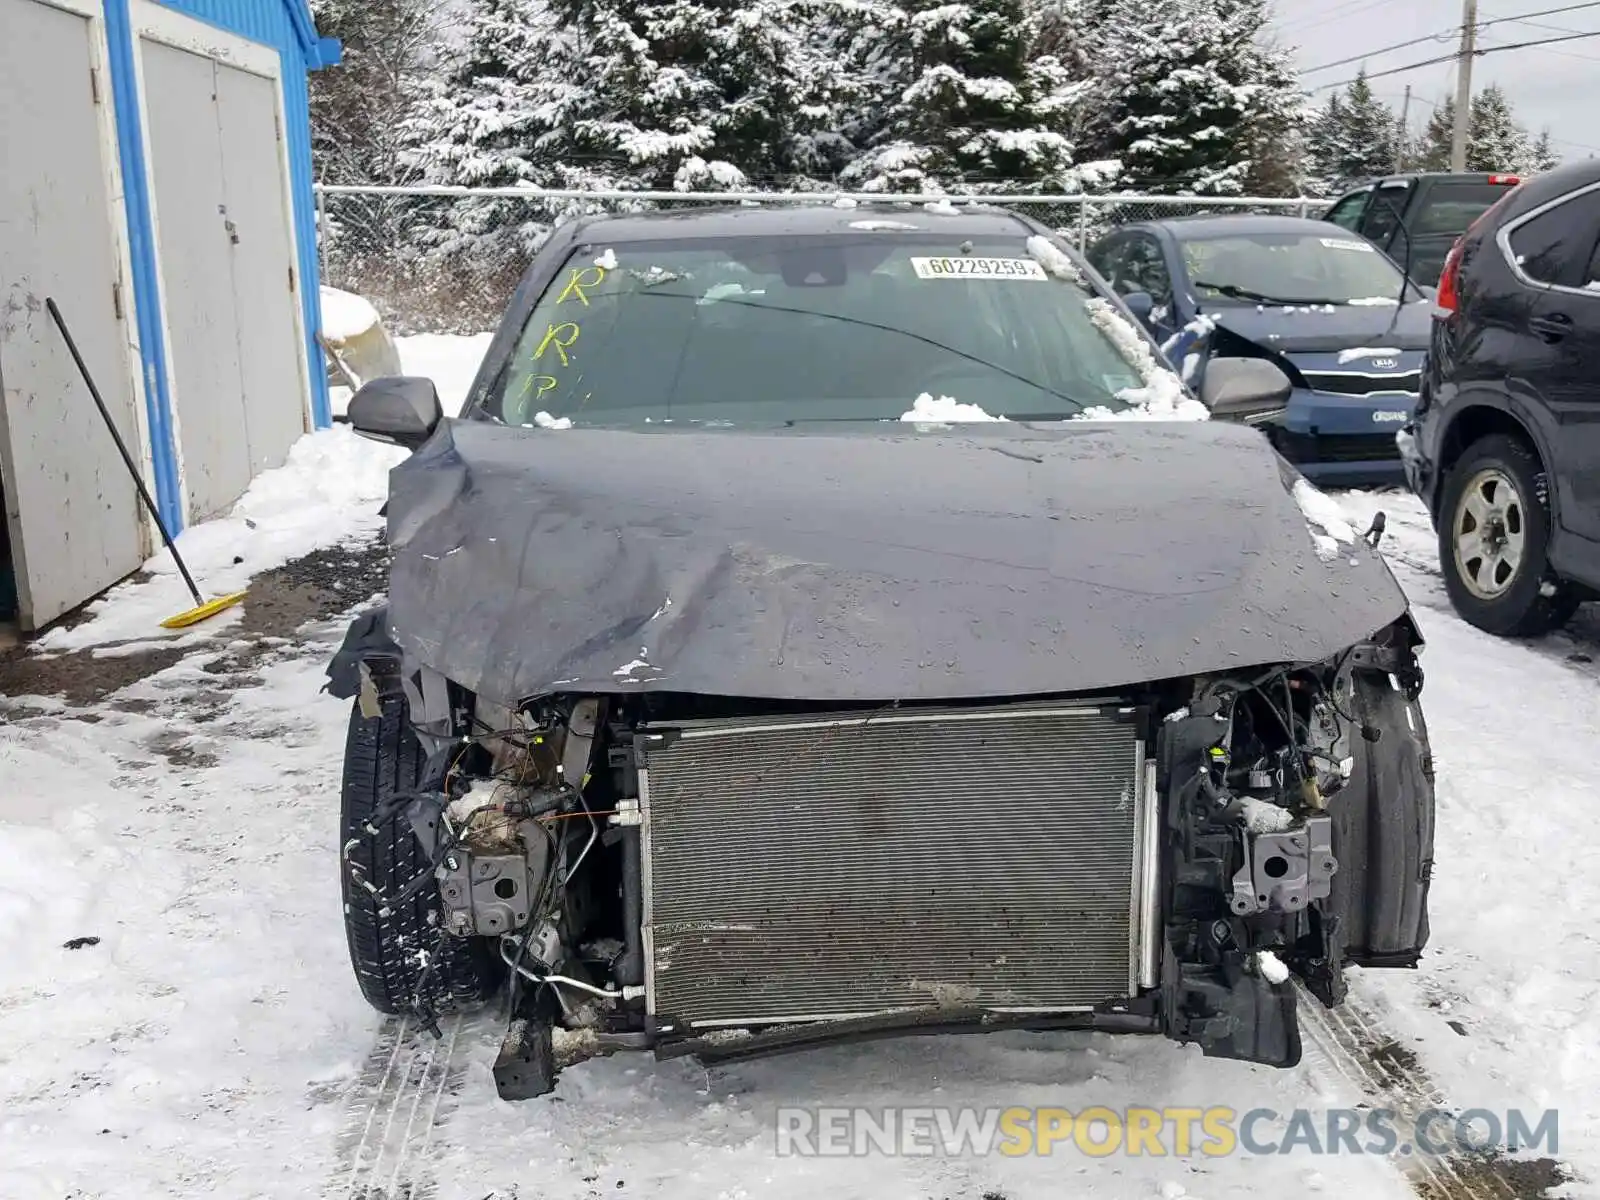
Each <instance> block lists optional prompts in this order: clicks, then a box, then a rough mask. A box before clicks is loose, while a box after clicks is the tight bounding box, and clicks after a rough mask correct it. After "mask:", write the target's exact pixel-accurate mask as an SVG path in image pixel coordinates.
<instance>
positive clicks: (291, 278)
mask: <svg viewBox="0 0 1600 1200" xmlns="http://www.w3.org/2000/svg"><path fill="white" fill-rule="evenodd" d="M289 290H290V291H291V292H292V291H294V268H293V267H290V268H289Z"/></svg>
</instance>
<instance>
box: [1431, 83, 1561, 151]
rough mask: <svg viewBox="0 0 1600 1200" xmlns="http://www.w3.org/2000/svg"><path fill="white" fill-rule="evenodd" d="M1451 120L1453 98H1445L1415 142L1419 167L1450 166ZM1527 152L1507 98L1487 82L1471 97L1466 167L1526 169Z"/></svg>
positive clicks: (1523, 134) (1525, 138)
mask: <svg viewBox="0 0 1600 1200" xmlns="http://www.w3.org/2000/svg"><path fill="white" fill-rule="evenodd" d="M1455 121H1456V105H1455V101H1454V100H1446V101H1445V102H1444V103H1443V104H1441V105H1439V106H1438V107H1437V108H1435V109H1434V110H1433V115H1432V116H1431V117H1429V118H1428V124H1427V127H1426V128H1425V129H1424V130H1423V133H1422V140H1421V142H1420V143H1419V144H1418V146H1417V153H1416V155H1415V157H1416V160H1417V163H1416V165H1417V168H1418V169H1419V170H1423V171H1448V170H1449V169H1450V144H1451V137H1452V133H1453V131H1454V129H1455ZM1531 152H1532V147H1531V145H1530V144H1529V140H1528V134H1527V131H1526V130H1525V129H1523V128H1522V126H1521V125H1519V124H1517V121H1516V117H1515V115H1514V114H1513V112H1512V110H1511V102H1510V101H1509V100H1508V99H1507V97H1506V94H1505V92H1504V91H1502V90H1501V89H1500V87H1499V86H1498V85H1497V84H1491V85H1490V86H1489V87H1486V88H1484V89H1483V91H1481V92H1479V93H1478V94H1477V95H1476V96H1474V97H1473V98H1472V115H1471V119H1470V120H1469V122H1468V125H1467V166H1466V169H1467V170H1469V171H1520V170H1526V169H1528V168H1527V164H1528V161H1529V158H1530V155H1531Z"/></svg>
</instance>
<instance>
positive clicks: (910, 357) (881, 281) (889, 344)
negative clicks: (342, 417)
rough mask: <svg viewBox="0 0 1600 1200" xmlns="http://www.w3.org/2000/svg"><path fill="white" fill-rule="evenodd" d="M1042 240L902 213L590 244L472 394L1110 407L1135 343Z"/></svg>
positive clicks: (763, 415) (685, 415) (690, 413)
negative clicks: (853, 221)
mask: <svg viewBox="0 0 1600 1200" xmlns="http://www.w3.org/2000/svg"><path fill="white" fill-rule="evenodd" d="M871 224H877V225H880V226H883V225H888V224H889V223H888V222H870V223H869V222H865V221H864V222H862V225H864V226H866V225H871ZM1052 250H1053V248H1052ZM1044 257H1046V258H1048V259H1050V260H1051V262H1050V265H1052V267H1053V270H1054V272H1055V273H1052V271H1047V270H1046V269H1045V266H1044V265H1041V262H1040V261H1037V260H1036V259H1034V258H1033V257H1030V256H1029V254H1028V244H1027V242H1026V241H1025V239H1023V238H1021V237H1016V238H994V239H981V238H972V239H966V238H960V237H955V238H952V237H950V236H948V235H945V236H937V235H934V234H929V233H921V234H920V235H919V234H918V233H916V232H912V231H910V230H905V231H895V230H887V231H873V232H869V231H867V230H863V232H862V233H860V234H852V235H849V236H837V235H836V236H817V235H813V236H800V237H750V236H746V237H740V238H736V239H734V238H730V239H726V240H717V241H707V240H703V239H695V240H682V241H659V242H649V243H628V244H626V245H618V246H615V247H608V246H606V245H604V244H603V243H598V242H597V243H595V244H594V245H590V246H584V247H580V248H579V250H578V251H577V252H575V253H574V254H573V256H572V257H571V258H570V259H569V260H568V261H567V263H566V264H564V266H563V268H562V270H561V271H560V273H559V274H558V275H557V276H556V278H555V281H554V282H553V283H552V284H551V285H550V287H549V288H548V289H547V290H546V292H545V294H544V295H543V296H542V297H541V298H540V299H539V301H538V302H537V304H535V306H534V308H533V311H532V312H531V314H530V315H529V318H528V320H527V322H526V324H525V325H524V326H523V329H522V333H521V336H520V337H519V339H518V341H517V343H516V346H515V348H514V349H513V351H512V353H511V356H510V358H509V360H508V362H507V363H506V365H505V367H504V368H503V369H502V370H501V371H500V373H499V375H498V377H497V378H496V379H495V380H494V382H493V383H492V384H491V386H490V389H489V392H488V394H487V396H486V397H485V401H484V403H485V407H486V408H487V409H488V410H489V412H490V413H491V414H492V415H494V416H495V417H497V418H499V419H500V420H502V421H505V422H507V423H508V424H515V425H534V424H539V425H548V424H552V423H554V424H557V425H564V424H565V422H567V421H572V422H574V423H580V424H585V425H594V424H598V425H634V424H642V423H644V422H647V421H649V422H659V421H677V422H699V423H707V424H735V425H748V424H765V425H774V424H776V425H783V424H792V423H798V422H811V421H838V420H852V421H865V420H891V421H892V420H898V419H900V418H901V417H902V416H903V415H904V414H906V413H908V411H909V410H911V409H912V408H913V405H914V403H915V402H916V400H917V397H918V396H919V395H921V394H922V393H929V397H928V398H929V399H932V400H934V401H940V400H941V399H942V398H943V397H949V398H950V400H952V401H956V402H959V404H960V406H961V407H960V409H959V414H967V415H968V418H969V419H970V416H971V414H972V413H973V412H974V411H975V410H982V413H983V414H988V415H991V416H994V417H1000V416H1006V417H1009V418H1010V419H1012V420H1017V419H1033V420H1060V419H1065V418H1070V417H1072V416H1075V415H1077V414H1079V413H1081V412H1082V411H1083V410H1085V409H1088V408H1101V409H1110V410H1120V409H1127V408H1128V407H1129V405H1128V403H1127V402H1125V401H1123V400H1119V399H1118V397H1117V393H1118V392H1121V391H1124V390H1127V389H1137V388H1141V387H1144V386H1145V385H1146V384H1147V383H1148V382H1149V381H1148V380H1147V379H1144V378H1141V373H1140V369H1139V367H1138V365H1137V364H1136V362H1135V361H1130V360H1133V359H1137V357H1138V355H1137V352H1136V351H1134V352H1125V351H1124V350H1122V349H1119V344H1118V342H1116V341H1115V340H1113V337H1114V335H1115V333H1116V330H1107V328H1106V324H1107V322H1106V320H1105V317H1106V315H1109V314H1100V313H1097V312H1095V311H1094V310H1093V308H1092V306H1091V305H1092V304H1100V305H1103V303H1104V302H1103V301H1093V300H1092V298H1093V296H1094V293H1093V292H1092V291H1090V290H1089V288H1088V286H1087V284H1084V283H1081V282H1073V281H1069V280H1068V279H1064V278H1061V277H1060V276H1061V275H1064V274H1069V273H1072V274H1075V268H1073V267H1072V266H1071V264H1070V260H1067V259H1066V258H1065V256H1064V255H1060V254H1059V252H1053V253H1052V254H1051V255H1046V256H1044ZM1095 318H1098V321H1097V320H1096V319H1095ZM966 406H974V408H972V409H969V408H967V407H966ZM943 411H945V412H947V413H954V412H957V409H956V407H955V406H953V405H949V404H945V405H943ZM959 414H958V415H959Z"/></svg>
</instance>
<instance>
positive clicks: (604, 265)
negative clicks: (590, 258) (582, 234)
mask: <svg viewBox="0 0 1600 1200" xmlns="http://www.w3.org/2000/svg"><path fill="white" fill-rule="evenodd" d="M594 265H595V266H597V267H599V268H600V269H601V270H602V271H615V270H616V269H617V252H616V251H615V250H613V249H612V248H611V247H610V246H607V247H606V250H605V253H604V254H602V255H600V257H599V258H597V259H595V260H594Z"/></svg>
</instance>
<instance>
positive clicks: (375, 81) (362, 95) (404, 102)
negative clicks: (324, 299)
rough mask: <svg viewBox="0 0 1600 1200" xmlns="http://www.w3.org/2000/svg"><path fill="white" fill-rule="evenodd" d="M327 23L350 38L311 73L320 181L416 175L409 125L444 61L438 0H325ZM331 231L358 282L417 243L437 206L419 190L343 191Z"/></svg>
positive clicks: (321, 8) (321, 1)
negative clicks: (328, 65)
mask: <svg viewBox="0 0 1600 1200" xmlns="http://www.w3.org/2000/svg"><path fill="white" fill-rule="evenodd" d="M312 12H313V15H314V17H315V19H316V23H317V29H318V31H319V32H320V33H322V34H324V35H325V36H328V37H334V38H338V39H339V41H340V42H341V43H342V44H343V48H344V53H343V59H342V61H341V62H340V64H339V65H338V66H337V67H334V68H332V69H330V70H326V71H317V72H314V73H313V74H312V75H311V76H310V81H309V82H310V89H311V97H310V99H311V146H312V159H313V165H314V167H315V170H316V175H317V178H318V180H319V181H321V182H323V183H348V184H367V183H376V184H405V183H414V182H416V179H417V171H416V168H415V166H414V165H413V164H412V162H411V161H410V157H409V154H408V149H409V148H408V145H407V142H406V139H405V137H404V134H403V131H404V128H405V122H406V120H407V119H408V117H409V116H410V115H411V113H412V112H413V111H414V109H415V107H416V105H417V103H418V100H419V97H420V96H421V95H422V94H423V91H424V88H425V86H426V80H427V78H428V75H429V73H430V72H432V71H433V70H435V69H436V67H437V58H438V52H439V47H440V29H439V22H438V18H437V5H436V3H435V2H434V0H315V3H314V4H313V6H312ZM326 211H327V215H328V225H329V227H328V228H327V229H325V230H323V231H322V234H323V237H324V239H325V241H324V248H325V250H326V252H327V255H328V265H329V274H330V276H331V277H332V279H331V281H332V282H335V283H346V282H356V283H359V282H360V281H361V280H362V278H364V277H365V276H367V275H369V274H371V273H372V272H374V271H376V270H378V269H379V268H380V264H381V262H382V261H387V260H389V259H391V258H392V257H393V255H394V252H395V249H396V248H397V247H405V246H408V245H411V244H414V243H415V241H416V239H417V237H418V232H419V230H420V229H421V228H422V227H423V226H425V225H426V223H427V220H428V216H429V214H428V213H427V211H426V209H425V207H424V206H421V205H419V204H417V203H416V202H415V201H413V200H412V199H410V198H409V197H397V196H371V195H341V196H338V197H335V198H333V199H332V200H331V201H330V202H329V203H328V205H327V206H326Z"/></svg>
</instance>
